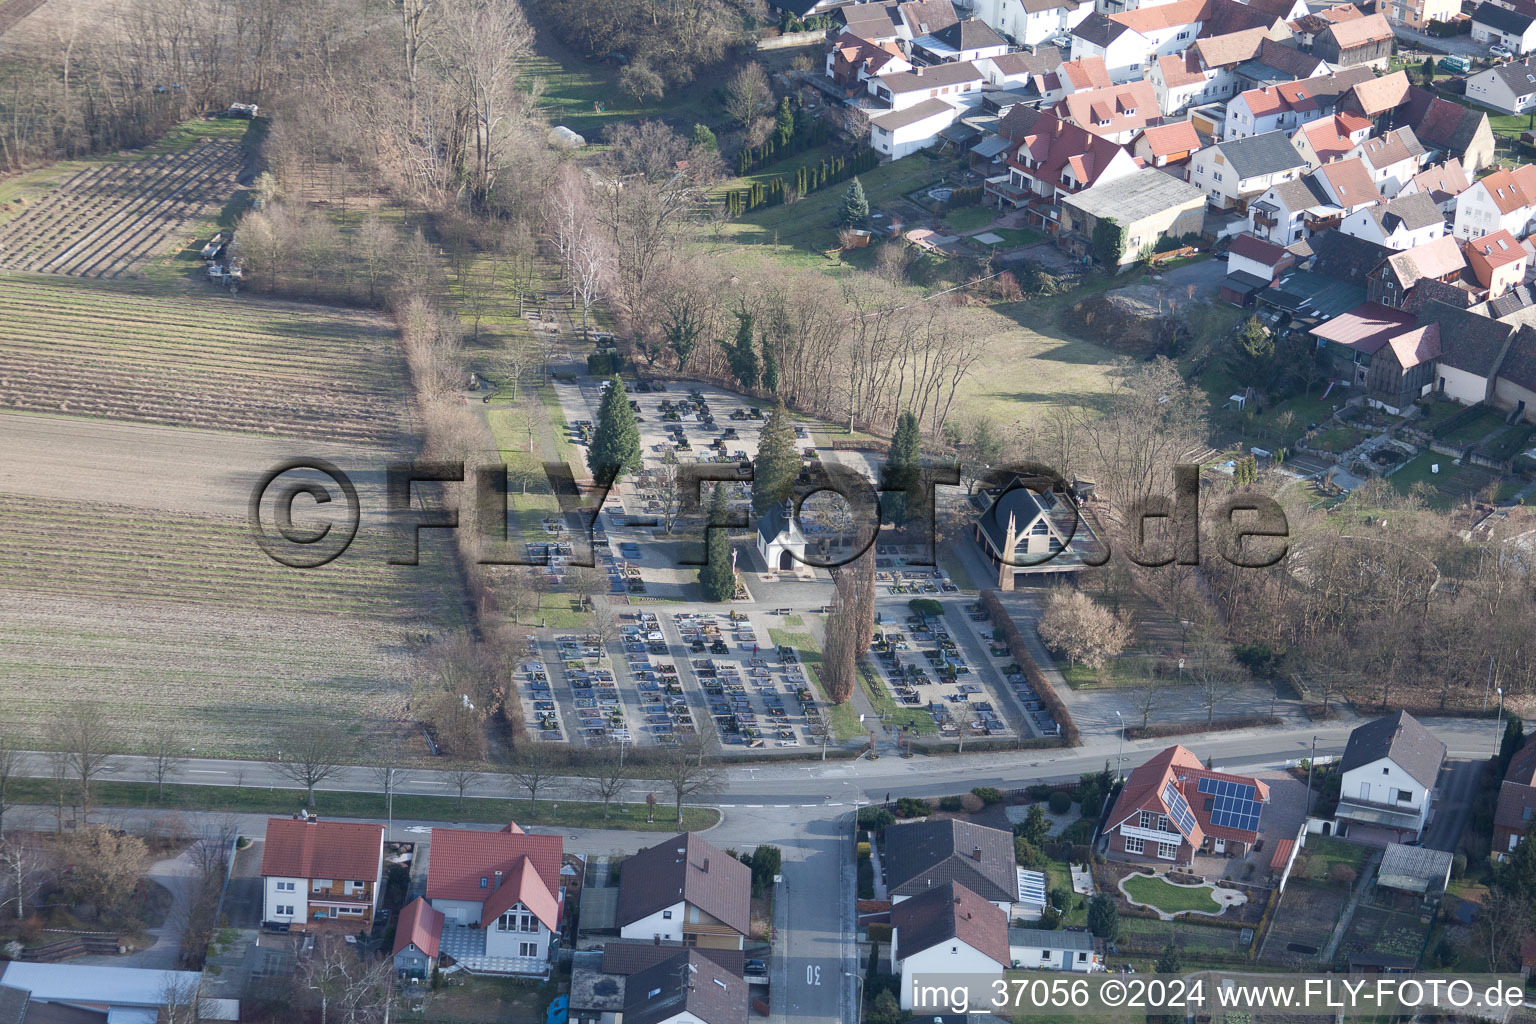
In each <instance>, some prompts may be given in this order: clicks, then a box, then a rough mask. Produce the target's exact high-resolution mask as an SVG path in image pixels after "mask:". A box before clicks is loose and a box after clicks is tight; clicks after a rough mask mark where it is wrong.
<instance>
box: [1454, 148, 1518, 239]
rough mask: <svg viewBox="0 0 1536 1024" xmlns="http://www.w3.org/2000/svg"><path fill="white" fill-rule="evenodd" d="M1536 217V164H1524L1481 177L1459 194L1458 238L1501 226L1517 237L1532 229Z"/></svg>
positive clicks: (1473, 236)
mask: <svg viewBox="0 0 1536 1024" xmlns="http://www.w3.org/2000/svg"><path fill="white" fill-rule="evenodd" d="M1533 220H1536V166H1533V165H1531V164H1522V165H1520V166H1519V167H1516V168H1515V169H1514V170H1512V171H1506V170H1497V171H1494V172H1493V173H1492V174H1489V175H1486V176H1485V177H1482V178H1479V179H1478V180H1477V181H1475V182H1473V183H1472V184H1471V185H1469V186H1467V189H1466V191H1464V192H1463V193H1461V195H1459V196H1457V197H1456V220H1455V228H1454V229H1453V230H1454V232H1455V234H1456V237H1457V238H1477V237H1480V236H1482V235H1488V234H1492V233H1493V232H1495V231H1498V230H1501V229H1502V230H1504V231H1508V232H1509V233H1510V234H1512V235H1514V236H1515V237H1516V238H1524V237H1525V236H1526V235H1528V234H1530V233H1531V223H1532V221H1533Z"/></svg>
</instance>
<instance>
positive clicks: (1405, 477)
mask: <svg viewBox="0 0 1536 1024" xmlns="http://www.w3.org/2000/svg"><path fill="white" fill-rule="evenodd" d="M1436 464H1438V465H1439V467H1440V472H1439V473H1431V472H1430V471H1429V470H1430V467H1431V466H1434V465H1436ZM1455 469H1456V467H1455V466H1453V465H1452V464H1451V457H1450V456H1449V455H1441V454H1439V453H1438V452H1431V451H1425V452H1420V453H1419V454H1418V455H1416V456H1414V457H1413V458H1412V459H1410V460H1409V461H1408V463H1407V464H1406V465H1404V466H1403V468H1401V469H1399V470H1398V471H1397V472H1396V473H1393V474H1392V475H1391V476H1390V477H1388V478H1387V479H1388V480H1390V481H1391V482H1392V486H1393V487H1395V488H1397V489H1398V490H1399V491H1402V492H1403V493H1404V494H1411V493H1413V490H1414V485H1415V484H1421V483H1422V484H1428V485H1429V486H1430V487H1431V488H1434V490H1432V491H1431V492H1430V494H1429V495H1428V496H1427V499H1426V500H1427V501H1428V503H1429V505H1430V507H1431V508H1435V509H1439V510H1440V511H1442V512H1443V511H1446V510H1448V509H1450V508H1451V507H1452V506H1454V505H1455V504H1456V498H1455V495H1453V494H1448V493H1446V492H1445V491H1442V490H1441V489H1440V487H1441V485H1443V484H1447V483H1449V481H1450V475H1451V473H1452V472H1454V471H1455Z"/></svg>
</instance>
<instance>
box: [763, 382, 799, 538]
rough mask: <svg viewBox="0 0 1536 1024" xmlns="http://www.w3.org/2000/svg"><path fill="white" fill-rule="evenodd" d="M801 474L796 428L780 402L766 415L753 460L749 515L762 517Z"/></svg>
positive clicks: (786, 495) (786, 494)
mask: <svg viewBox="0 0 1536 1024" xmlns="http://www.w3.org/2000/svg"><path fill="white" fill-rule="evenodd" d="M799 475H800V454H799V453H798V452H796V451H795V428H794V427H793V426H792V425H791V424H790V422H789V410H788V409H785V408H784V403H783V402H780V403H779V404H778V405H776V406H774V408H773V412H771V413H769V414H768V422H767V423H766V424H764V425H763V437H762V440H761V441H759V442H758V445H757V458H756V459H754V460H753V461H752V515H753V516H754V517H758V516H762V515H764V514H766V513H767V511H768V510H769V509H770V508H772V507H773V506H774V505H777V504H778V503H779V502H781V501H783V500H784V499H785V498H788V497H789V496H790V494H791V493H792V491H793V489H794V486H795V477H797V476H799Z"/></svg>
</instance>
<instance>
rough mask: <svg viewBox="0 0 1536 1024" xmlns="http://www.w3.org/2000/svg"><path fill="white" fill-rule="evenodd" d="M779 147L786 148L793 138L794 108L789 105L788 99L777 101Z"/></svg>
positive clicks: (786, 97)
mask: <svg viewBox="0 0 1536 1024" xmlns="http://www.w3.org/2000/svg"><path fill="white" fill-rule="evenodd" d="M778 127H779V145H781V146H787V145H789V142H790V140H791V139H793V138H794V137H795V108H794V107H792V106H790V105H789V97H788V96H785V97H784V98H783V99H782V100H780V101H779V125H778Z"/></svg>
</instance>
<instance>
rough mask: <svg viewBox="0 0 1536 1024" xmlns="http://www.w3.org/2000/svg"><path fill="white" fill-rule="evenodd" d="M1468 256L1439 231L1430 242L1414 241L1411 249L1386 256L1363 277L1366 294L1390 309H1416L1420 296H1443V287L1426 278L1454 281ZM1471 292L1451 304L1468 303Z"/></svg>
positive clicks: (1444, 295)
mask: <svg viewBox="0 0 1536 1024" xmlns="http://www.w3.org/2000/svg"><path fill="white" fill-rule="evenodd" d="M1466 269H1467V260H1466V258H1465V257H1464V256H1463V255H1462V253H1461V245H1460V243H1458V242H1457V241H1456V239H1454V238H1452V237H1451V236H1450V235H1442V236H1441V237H1439V238H1436V239H1435V240H1434V241H1432V242H1426V243H1424V244H1423V245H1416V246H1414V247H1413V248H1412V249H1405V250H1403V251H1402V252H1399V253H1396V254H1394V255H1392V256H1388V257H1387V258H1386V259H1384V260H1382V261H1381V266H1379V267H1377V268H1376V269H1375V270H1373V271H1371V273H1370V276H1369V277H1367V279H1366V285H1365V297H1366V300H1367V301H1369V302H1378V303H1380V304H1381V305H1383V306H1390V307H1392V308H1393V309H1403V310H1407V311H1408V312H1410V313H1417V312H1418V311H1419V309H1420V308H1422V306H1423V304H1424V302H1423V300H1424V299H1426V298H1429V297H1438V298H1441V299H1442V300H1446V296H1447V294H1448V293H1446V292H1445V290H1444V289H1439V288H1434V287H1425V285H1426V283H1427V282H1439V283H1441V284H1454V283H1457V282H1459V281H1460V280H1461V278H1462V275H1463V274H1464V273H1465V272H1466ZM1471 298H1472V296H1471V293H1470V292H1468V293H1467V294H1466V296H1465V297H1464V299H1463V301H1461V302H1459V303H1452V304H1453V305H1460V306H1468V305H1471V304H1472V303H1471V301H1470V300H1471Z"/></svg>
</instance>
